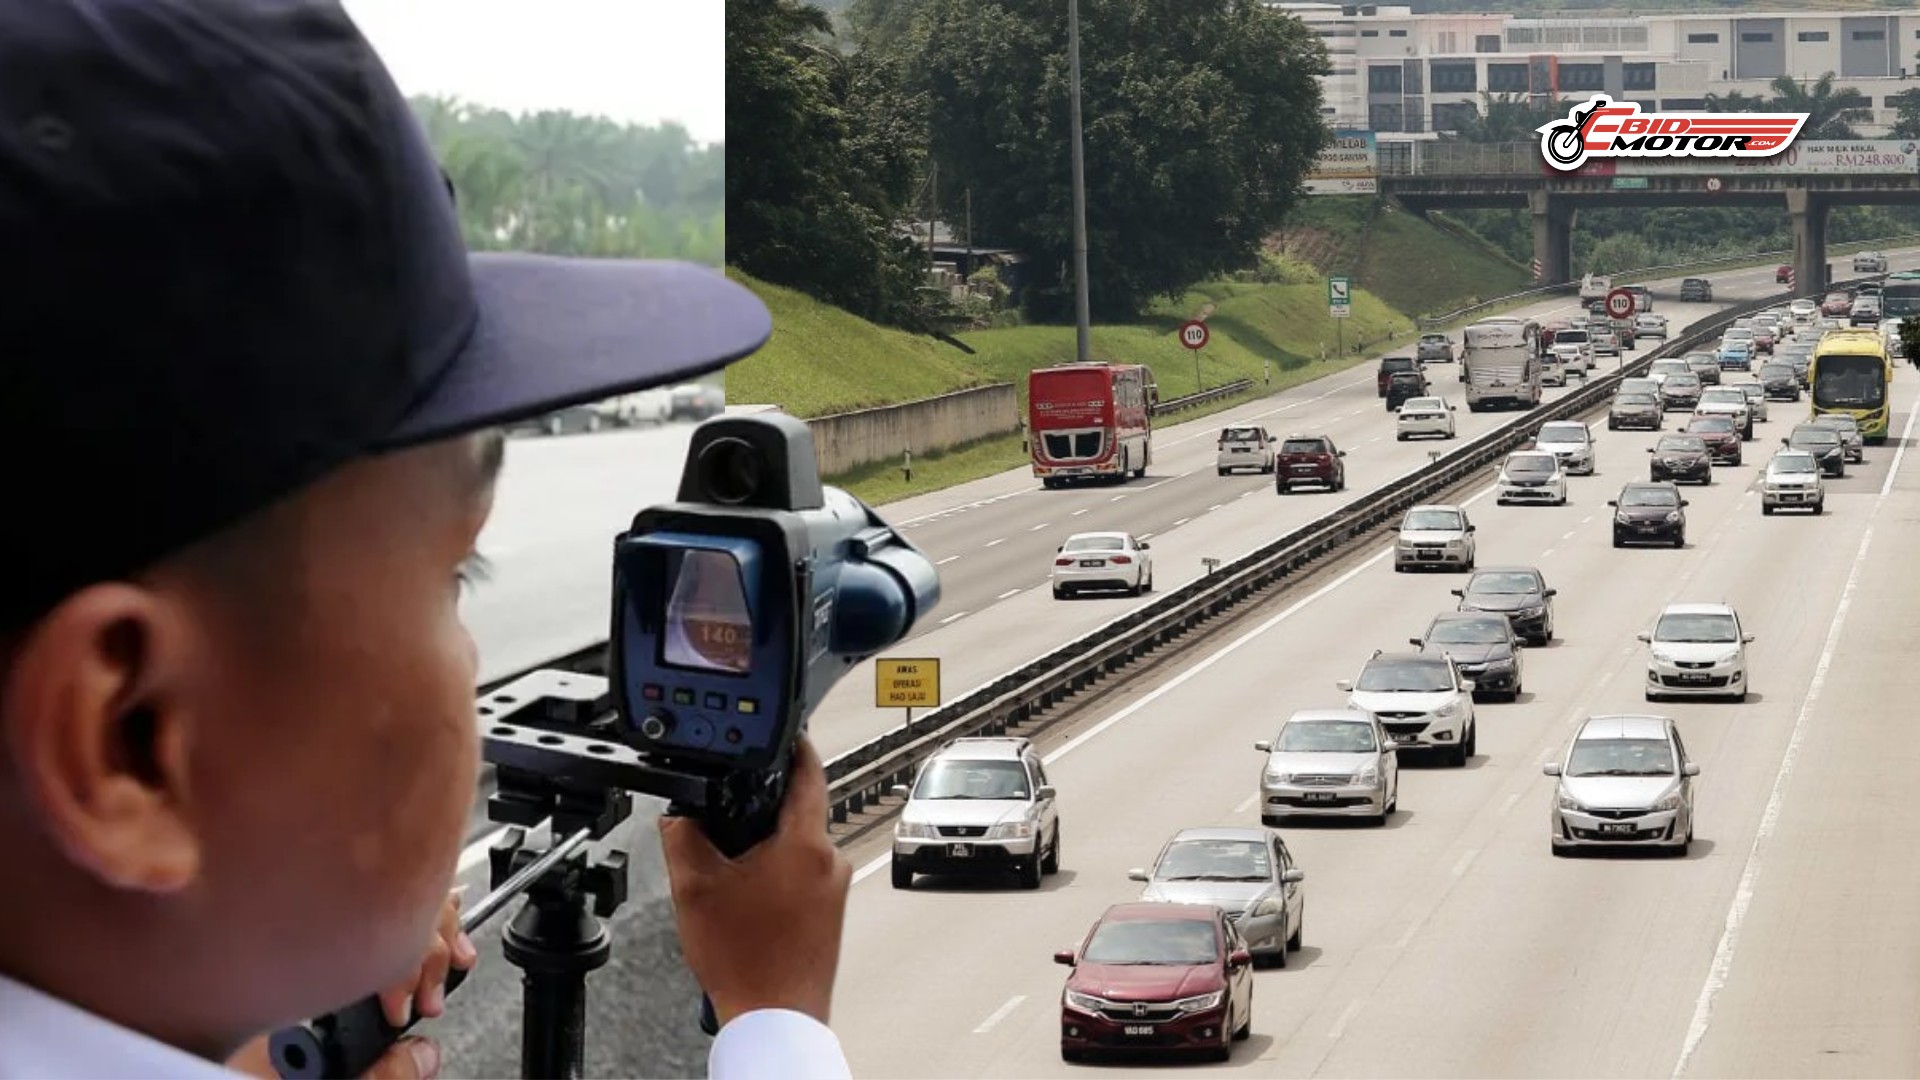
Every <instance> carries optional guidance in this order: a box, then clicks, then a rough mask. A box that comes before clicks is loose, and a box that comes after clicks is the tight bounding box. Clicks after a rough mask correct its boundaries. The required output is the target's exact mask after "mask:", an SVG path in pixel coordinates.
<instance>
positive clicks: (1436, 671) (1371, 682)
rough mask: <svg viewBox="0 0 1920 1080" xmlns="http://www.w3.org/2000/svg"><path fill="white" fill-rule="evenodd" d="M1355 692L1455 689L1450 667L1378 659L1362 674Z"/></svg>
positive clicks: (1413, 691) (1419, 661) (1428, 662)
mask: <svg viewBox="0 0 1920 1080" xmlns="http://www.w3.org/2000/svg"><path fill="white" fill-rule="evenodd" d="M1354 688H1355V689H1356V690H1370V691H1376V692H1384V693H1394V692H1404V693H1417V694H1431V693H1436V692H1438V691H1441V690H1451V689H1453V680H1452V679H1451V678H1450V677H1449V676H1448V674H1447V665H1445V664H1443V663H1439V662H1436V661H1427V660H1376V661H1374V662H1373V663H1370V664H1368V665H1367V667H1366V670H1365V671H1362V672H1361V673H1360V681H1359V682H1358V683H1355V684H1354Z"/></svg>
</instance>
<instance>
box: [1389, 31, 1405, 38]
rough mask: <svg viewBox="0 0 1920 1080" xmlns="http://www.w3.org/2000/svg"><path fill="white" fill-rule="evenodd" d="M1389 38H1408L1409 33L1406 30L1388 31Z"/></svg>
mask: <svg viewBox="0 0 1920 1080" xmlns="http://www.w3.org/2000/svg"><path fill="white" fill-rule="evenodd" d="M1387 36H1388V37H1406V36H1407V32H1406V31H1405V30H1389V31H1387Z"/></svg>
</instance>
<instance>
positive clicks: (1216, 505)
mask: <svg viewBox="0 0 1920 1080" xmlns="http://www.w3.org/2000/svg"><path fill="white" fill-rule="evenodd" d="M1225 505H1227V504H1226V503H1214V504H1213V505H1212V506H1209V507H1207V509H1208V510H1209V511H1212V510H1218V509H1220V508H1221V507H1223V506H1225Z"/></svg>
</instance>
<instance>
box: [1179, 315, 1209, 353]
mask: <svg viewBox="0 0 1920 1080" xmlns="http://www.w3.org/2000/svg"><path fill="white" fill-rule="evenodd" d="M1180 344H1182V345H1185V346H1186V347H1187V348H1189V349H1203V348H1205V347H1206V345H1207V324H1206V323H1203V322H1201V321H1199V320H1198V319H1195V320H1194V321H1192V322H1189V323H1185V324H1182V325H1181V327H1180Z"/></svg>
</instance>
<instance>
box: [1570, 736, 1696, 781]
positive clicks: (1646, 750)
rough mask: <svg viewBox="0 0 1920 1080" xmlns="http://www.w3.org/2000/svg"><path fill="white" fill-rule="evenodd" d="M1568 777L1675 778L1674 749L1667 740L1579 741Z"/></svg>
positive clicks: (1574, 745) (1575, 744)
mask: <svg viewBox="0 0 1920 1080" xmlns="http://www.w3.org/2000/svg"><path fill="white" fill-rule="evenodd" d="M1565 772H1566V775H1568V776H1672V775H1673V747H1671V746H1669V745H1668V744H1667V741H1666V740H1665V739H1580V740H1578V741H1576V742H1575V743H1574V744H1573V753H1572V754H1571V755H1569V756H1568V759H1567V767H1566V770H1565Z"/></svg>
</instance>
